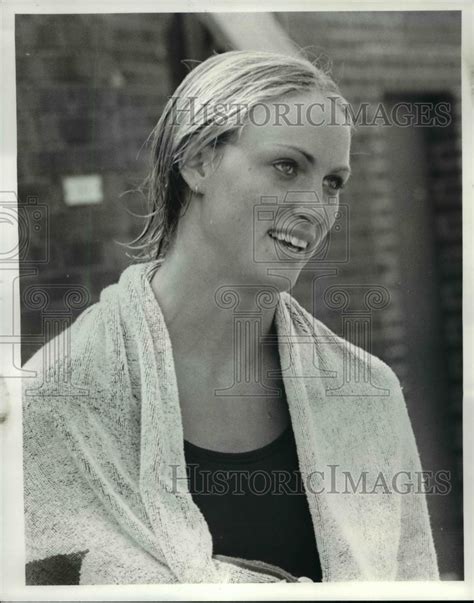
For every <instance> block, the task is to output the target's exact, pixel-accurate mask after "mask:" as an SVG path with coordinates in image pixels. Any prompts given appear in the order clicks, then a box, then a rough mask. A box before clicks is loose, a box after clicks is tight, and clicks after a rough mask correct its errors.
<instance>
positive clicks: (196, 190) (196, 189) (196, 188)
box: [194, 184, 199, 195]
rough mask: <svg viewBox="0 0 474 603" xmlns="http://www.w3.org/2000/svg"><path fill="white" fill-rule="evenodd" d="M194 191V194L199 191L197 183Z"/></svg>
mask: <svg viewBox="0 0 474 603" xmlns="http://www.w3.org/2000/svg"><path fill="white" fill-rule="evenodd" d="M194 192H195V194H196V195H197V194H198V193H199V191H198V185H197V184H196V186H195V187H194Z"/></svg>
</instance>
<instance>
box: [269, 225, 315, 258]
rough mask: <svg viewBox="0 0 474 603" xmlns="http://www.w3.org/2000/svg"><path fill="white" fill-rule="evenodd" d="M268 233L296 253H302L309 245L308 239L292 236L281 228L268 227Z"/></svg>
mask: <svg viewBox="0 0 474 603" xmlns="http://www.w3.org/2000/svg"><path fill="white" fill-rule="evenodd" d="M268 235H269V236H270V237H271V238H272V239H274V240H275V241H279V242H280V243H282V244H283V245H284V246H285V247H286V248H287V249H290V251H294V252H296V253H302V252H303V251H306V250H307V248H308V247H309V241H305V240H303V239H300V238H299V237H295V236H292V235H290V234H288V233H286V232H283V231H281V230H274V229H270V230H269V231H268Z"/></svg>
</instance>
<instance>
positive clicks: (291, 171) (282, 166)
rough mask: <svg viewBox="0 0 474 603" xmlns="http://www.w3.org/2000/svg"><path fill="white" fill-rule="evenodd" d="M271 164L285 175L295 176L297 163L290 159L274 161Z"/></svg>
mask: <svg viewBox="0 0 474 603" xmlns="http://www.w3.org/2000/svg"><path fill="white" fill-rule="evenodd" d="M273 166H274V167H275V168H276V169H277V170H278V171H279V172H280V173H282V174H283V175H285V176H296V173H297V168H298V165H297V164H296V162H295V161H293V160H292V159H281V160H279V161H275V163H274V164H273Z"/></svg>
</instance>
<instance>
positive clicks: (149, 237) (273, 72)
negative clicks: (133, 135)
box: [127, 50, 345, 260]
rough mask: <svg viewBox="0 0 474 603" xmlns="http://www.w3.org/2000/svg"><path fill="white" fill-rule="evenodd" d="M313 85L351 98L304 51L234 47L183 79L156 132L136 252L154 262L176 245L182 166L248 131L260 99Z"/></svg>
mask: <svg viewBox="0 0 474 603" xmlns="http://www.w3.org/2000/svg"><path fill="white" fill-rule="evenodd" d="M307 91H318V92H322V93H325V94H331V95H333V96H334V97H335V98H336V99H339V100H340V101H343V102H345V101H344V99H343V97H342V96H341V93H340V91H339V88H338V86H337V85H336V84H335V82H334V81H333V79H332V78H331V77H330V75H329V74H328V73H327V72H326V71H324V70H322V69H320V68H319V67H317V66H316V64H314V63H313V62H311V61H310V60H309V59H307V58H306V57H304V56H289V55H284V54H278V53H274V52H262V51H237V50H236V51H230V52H224V53H222V54H217V55H213V56H211V57H210V58H209V59H207V60H205V61H203V62H202V63H200V64H198V66H197V67H195V68H194V69H193V70H192V71H190V72H189V73H188V75H187V76H186V77H185V78H184V80H183V81H182V82H181V84H180V85H179V86H178V88H177V89H176V91H175V93H174V95H173V96H172V97H171V98H170V99H169V100H168V102H167V104H166V106H165V108H164V110H163V113H162V115H161V117H160V119H159V120H158V123H157V124H156V126H155V127H154V129H153V131H152V132H151V134H150V137H149V139H151V140H152V150H151V151H152V152H151V161H152V165H151V169H150V171H149V174H148V176H147V178H146V179H145V181H144V182H143V184H142V187H141V191H142V192H143V193H144V194H145V196H146V199H147V204H148V213H147V214H146V215H144V216H143V218H144V219H145V225H144V227H143V229H142V231H141V233H140V234H139V235H138V237H137V238H136V239H134V240H133V241H132V242H131V243H129V244H128V245H127V247H129V248H130V249H132V250H137V251H138V252H137V253H135V254H134V255H133V256H132V257H134V258H136V259H142V260H151V259H156V258H159V257H163V256H164V255H165V254H166V253H167V251H168V250H169V248H170V245H171V243H172V241H173V238H174V235H175V233H176V228H177V225H178V221H179V218H180V216H181V215H182V212H183V210H184V209H185V207H186V203H187V202H188V201H189V199H190V196H191V195H190V191H189V187H188V186H187V184H186V182H185V181H184V179H183V178H182V176H181V173H180V170H181V169H182V167H183V166H184V165H185V164H186V161H188V160H189V159H190V158H192V157H194V156H195V155H196V154H197V153H199V152H200V151H201V150H202V149H204V148H205V147H206V146H207V145H213V146H214V147H218V146H220V145H223V144H225V143H226V142H228V141H229V140H232V139H234V137H235V135H238V133H239V132H240V131H241V129H242V127H243V125H244V123H245V119H248V116H249V113H250V112H251V111H252V110H253V108H255V107H256V106H257V105H259V104H261V103H265V102H269V101H271V100H274V99H276V98H281V97H283V96H286V95H290V94H296V93H301V92H307Z"/></svg>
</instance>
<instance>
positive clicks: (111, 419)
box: [23, 262, 439, 584]
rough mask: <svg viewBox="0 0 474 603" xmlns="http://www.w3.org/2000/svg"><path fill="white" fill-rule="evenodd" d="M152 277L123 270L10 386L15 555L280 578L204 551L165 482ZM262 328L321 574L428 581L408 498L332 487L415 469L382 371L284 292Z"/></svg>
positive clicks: (202, 529) (175, 409) (113, 572)
mask: <svg viewBox="0 0 474 603" xmlns="http://www.w3.org/2000/svg"><path fill="white" fill-rule="evenodd" d="M156 268H157V263H156V262H149V263H144V264H137V265H132V266H130V267H129V268H127V269H126V270H124V272H123V273H122V275H121V277H120V280H119V282H118V283H116V284H114V285H111V286H109V287H107V288H105V289H104V290H103V291H102V294H101V297H100V301H99V302H97V303H96V304H94V305H92V306H91V307H89V308H88V309H87V310H86V311H84V312H83V313H82V314H81V315H80V316H79V317H78V319H77V320H76V321H75V323H74V324H73V325H72V326H71V327H69V329H68V333H67V338H66V340H67V346H66V347H64V345H62V346H61V345H60V341H65V339H64V334H62V335H59V336H58V337H56V338H54V339H53V340H52V341H51V342H49V343H48V344H47V345H46V346H45V347H44V348H42V349H41V350H40V351H39V352H37V353H36V354H35V356H34V357H33V358H32V359H31V360H30V361H29V362H28V363H27V364H26V366H25V369H27V370H29V371H31V373H30V374H31V375H36V376H32V377H29V378H24V379H23V429H24V489H25V521H26V551H27V562H28V563H29V564H34V563H35V562H38V561H41V560H44V559H48V558H55V557H56V556H66V558H68V559H79V560H80V563H79V570H78V571H79V582H80V583H81V584H145V583H147V584H150V583H155V584H156V583H173V582H181V583H184V582H186V583H197V582H204V583H205V582H213V583H217V582H275V581H278V580H281V579H286V580H289V581H292V580H295V579H296V578H294V577H292V576H290V575H288V574H286V573H285V572H283V571H282V570H279V568H274V567H273V566H269V565H268V564H265V563H261V562H258V560H257V561H255V562H251V561H249V560H242V559H234V558H226V557H223V556H219V555H216V556H214V555H213V548H212V537H211V534H210V532H209V529H208V526H207V524H206V521H205V519H204V517H203V516H202V514H201V512H200V510H199V508H198V507H197V505H196V504H194V502H193V500H192V497H191V494H190V493H189V491H188V487H187V482H186V479H177V476H178V474H179V475H180V476H183V475H185V474H184V468H185V466H186V465H185V457H184V446H183V429H182V420H181V414H180V406H179V397H178V388H177V382H176V375H175V370H174V363H173V355H172V347H171V341H170V338H169V334H168V332H167V329H166V325H165V321H164V318H163V315H162V312H161V310H160V307H159V305H158V302H157V300H156V298H155V296H154V293H153V291H152V288H151V285H150V278H151V275H152V274H153V271H154V270H156ZM275 325H276V330H277V335H278V349H279V354H280V364H281V367H282V375H283V381H284V385H285V390H286V395H287V400H288V407H289V411H290V417H291V422H292V427H293V431H294V434H295V440H296V444H297V452H298V459H299V465H300V471H301V474H302V477H303V480H304V483H305V488H306V495H307V499H308V505H309V509H310V514H311V518H312V521H313V526H314V530H315V536H316V540H317V543H318V550H319V554H320V558H321V566H322V571H323V581H347V580H436V579H439V575H438V568H437V561H436V554H435V550H434V546H433V540H432V535H431V530H430V522H429V516H428V510H427V505H426V499H425V495H424V494H423V493H420V492H416V491H413V492H411V491H407V492H406V493H403V492H398V491H395V490H394V489H393V488H391V489H390V492H387V491H384V490H386V489H385V488H383V487H382V488H380V487H377V488H376V489H375V491H372V488H371V487H370V490H371V493H367V492H355V493H354V492H347V483H348V482H347V480H348V477H347V476H348V475H350V477H351V479H352V480H353V482H354V483H355V484H356V485H357V482H358V480H359V479H362V478H363V477H364V475H365V476H366V478H367V482H368V483H370V480H372V483H373V482H374V480H375V478H376V476H379V482H380V474H382V475H383V478H384V480H385V482H386V484H389V485H390V484H391V483H392V482H391V480H392V477H393V476H394V475H395V474H397V472H402V471H403V472H407V473H410V474H411V473H416V472H419V471H421V466H420V459H419V455H418V450H417V446H416V443H415V438H414V434H413V430H412V427H411V424H410V420H409V417H408V413H407V409H406V405H405V401H404V398H403V394H402V391H401V387H400V383H399V381H398V379H397V377H396V376H395V374H394V373H393V371H392V370H391V369H390V368H389V367H388V366H386V365H385V364H384V363H383V362H382V361H381V360H379V359H377V358H376V357H374V356H372V355H370V354H367V353H366V352H364V351H363V350H361V349H360V348H357V347H356V346H353V345H351V344H349V343H348V342H347V341H345V340H343V339H341V338H339V337H338V336H336V335H335V334H334V333H332V332H331V331H330V330H329V329H328V328H327V327H325V326H324V325H323V324H322V323H321V322H320V321H318V320H317V319H315V318H314V317H313V316H311V314H309V313H308V312H307V311H306V310H304V309H303V308H302V307H301V306H300V305H299V304H298V303H297V302H296V300H295V299H294V298H293V297H292V296H291V295H290V294H288V293H279V294H278V298H277V303H276V307H275ZM60 338H63V339H61V340H60ZM60 349H62V351H61V352H59V351H58V350H60ZM348 366H353V367H357V370H360V371H361V372H360V374H359V377H357V378H354V377H353V378H352V379H351V378H348V377H347V367H348ZM360 375H363V376H364V377H363V378H360ZM180 471H181V473H179V472H180ZM364 479H365V478H364ZM341 480H343V481H341ZM349 483H350V482H349ZM360 484H361V482H360V481H359V485H360ZM275 530H278V526H275Z"/></svg>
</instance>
